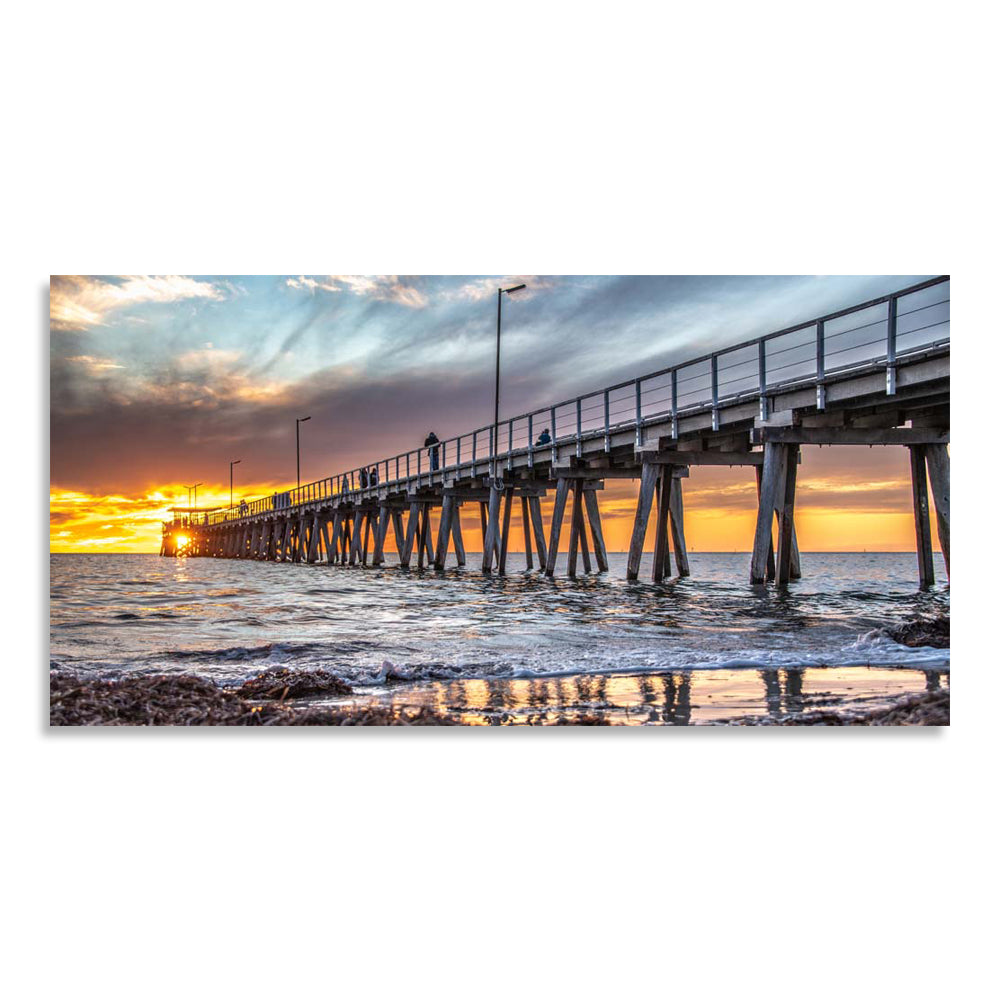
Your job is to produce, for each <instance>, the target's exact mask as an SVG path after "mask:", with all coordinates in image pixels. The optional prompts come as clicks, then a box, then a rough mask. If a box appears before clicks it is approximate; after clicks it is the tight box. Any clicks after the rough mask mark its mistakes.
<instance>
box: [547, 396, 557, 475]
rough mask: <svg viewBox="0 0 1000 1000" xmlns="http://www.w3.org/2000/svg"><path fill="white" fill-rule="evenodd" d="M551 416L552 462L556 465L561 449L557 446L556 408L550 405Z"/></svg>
mask: <svg viewBox="0 0 1000 1000" xmlns="http://www.w3.org/2000/svg"><path fill="white" fill-rule="evenodd" d="M549 417H550V419H551V420H552V464H553V465H555V464H556V462H557V461H558V459H559V449H558V448H557V447H556V408H555V407H554V406H551V407H549Z"/></svg>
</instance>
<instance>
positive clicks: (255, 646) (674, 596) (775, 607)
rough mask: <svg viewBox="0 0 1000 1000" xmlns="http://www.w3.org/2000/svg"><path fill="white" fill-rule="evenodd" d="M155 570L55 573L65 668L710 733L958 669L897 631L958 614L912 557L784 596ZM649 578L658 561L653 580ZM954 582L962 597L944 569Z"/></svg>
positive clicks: (594, 582) (736, 567)
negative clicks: (178, 675) (742, 718)
mask: <svg viewBox="0 0 1000 1000" xmlns="http://www.w3.org/2000/svg"><path fill="white" fill-rule="evenodd" d="M393 558H394V557H393V556H392V555H388V559H389V560H390V565H387V566H385V567H382V568H379V569H374V568H370V567H369V568H361V567H353V568H352V567H342V566H327V565H325V564H317V565H312V566H310V565H305V564H290V563H268V562H241V561H239V560H229V559H206V558H199V559H169V558H162V557H160V556H155V555H110V554H108V555H105V554H53V555H52V556H51V650H50V661H51V665H52V667H53V668H62V669H69V670H73V671H80V672H85V673H90V674H98V675H102V676H105V675H115V674H118V673H122V672H137V671H138V672H146V673H160V672H184V673H196V674H200V675H204V676H206V677H210V678H211V679H213V680H214V681H216V682H218V683H221V684H223V685H227V684H235V683H238V682H241V681H242V680H244V679H246V678H247V677H250V676H252V675H254V674H256V673H258V672H259V671H261V670H264V669H266V668H269V667H279V666H284V667H291V668H300V669H315V668H322V669H325V670H328V671H330V672H332V673H334V674H336V675H338V676H339V677H341V678H342V679H344V680H346V681H347V682H348V683H349V684H351V685H352V687H353V688H354V689H355V692H356V697H359V698H369V699H374V700H383V701H385V700H389V701H392V702H394V703H396V704H413V705H419V704H428V705H432V706H434V707H436V708H444V709H446V710H448V711H453V712H456V713H458V714H459V715H460V716H461V717H462V718H463V719H464V720H465V721H470V722H475V721H483V720H484V719H485V720H487V721H496V720H497V719H500V720H501V721H552V720H553V718H554V717H558V716H559V715H560V714H562V715H563V716H565V717H567V718H569V719H572V717H573V714H574V713H575V714H577V715H581V714H587V713H588V712H594V711H597V712H601V713H611V714H612V715H614V716H616V717H619V716H620V717H621V719H622V720H624V721H668V722H678V723H687V722H707V721H714V720H717V719H722V718H727V717H730V716H736V715H753V714H761V713H767V714H770V715H775V714H777V715H781V714H784V713H787V712H793V711H801V710H802V709H803V708H816V707H822V706H829V705H835V706H841V705H851V704H858V705H865V706H872V705H881V704H885V703H887V702H888V700H889V699H891V698H892V697H893V696H895V695H897V694H900V693H904V692H910V691H922V690H925V689H928V688H934V687H937V686H941V685H947V684H948V683H949V651H948V650H940V649H931V648H921V649H911V648H908V647H906V646H901V645H899V644H897V643H895V642H893V641H891V640H890V639H888V638H887V637H886V636H884V635H883V634H880V630H881V629H883V628H884V627H886V626H888V625H891V624H897V623H899V622H902V621H905V620H909V619H911V618H914V617H917V616H924V615H935V616H936V615H939V614H941V613H947V612H948V608H949V591H948V587H947V585H941V584H939V585H938V586H936V587H935V588H932V589H931V590H930V591H926V592H921V591H919V590H918V589H917V586H916V564H915V562H916V559H915V556H914V555H913V554H912V553H803V554H802V569H803V577H802V579H801V580H798V581H794V582H793V583H792V584H791V585H790V586H789V587H788V589H787V590H786V591H779V590H776V589H775V588H774V587H768V588H766V589H765V590H754V589H752V588H751V587H750V586H749V585H748V584H747V572H748V561H749V556H748V555H747V554H746V553H691V555H690V561H691V576H690V577H687V578H683V579H680V578H676V579H670V580H668V581H665V582H664V583H662V584H652V583H648V582H642V581H639V582H628V581H626V580H625V558H626V557H625V556H624V555H623V554H615V553H612V554H610V555H609V561H610V571H609V572H608V573H607V574H604V575H601V576H589V577H585V576H581V577H578V578H577V579H576V580H569V579H567V578H566V577H565V576H562V575H560V572H561V568H557V571H556V576H555V578H554V579H551V580H550V579H547V578H545V577H544V576H542V575H541V574H540V573H539V572H538V571H537V569H536V570H535V571H534V572H530V573H528V572H525V571H524V570H523V565H524V557H523V555H519V554H512V555H511V556H510V558H509V563H508V566H509V572H508V575H507V576H506V577H497V576H492V577H484V576H482V574H481V573H479V572H478V571H477V570H476V568H475V567H476V566H477V565H478V560H477V558H476V555H475V554H474V553H469V559H468V565H467V566H466V567H465V568H463V569H459V568H458V567H452V568H448V569H446V570H445V571H444V572H442V573H436V572H434V571H433V570H424V571H416V570H410V571H404V570H400V569H399V568H398V567H396V566H393V565H391V560H392V559H393ZM644 562H645V565H644V569H645V570H647V572H648V565H649V559H648V558H647V559H646V560H644ZM935 562H936V572H937V576H938V579H939V580H946V579H947V577H946V575H945V572H944V565H943V562H942V561H941V558H940V556H936V557H935Z"/></svg>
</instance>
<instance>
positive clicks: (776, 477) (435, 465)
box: [160, 275, 951, 587]
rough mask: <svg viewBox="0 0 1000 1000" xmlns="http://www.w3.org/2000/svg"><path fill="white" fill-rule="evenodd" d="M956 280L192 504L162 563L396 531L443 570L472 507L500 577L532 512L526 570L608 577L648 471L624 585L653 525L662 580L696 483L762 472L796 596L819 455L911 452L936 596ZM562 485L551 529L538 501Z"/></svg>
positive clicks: (302, 556) (757, 556)
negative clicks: (721, 471)
mask: <svg viewBox="0 0 1000 1000" xmlns="http://www.w3.org/2000/svg"><path fill="white" fill-rule="evenodd" d="M950 287H951V285H950V277H949V276H948V275H942V276H939V277H936V278H933V279H931V280H929V281H924V282H921V283H919V284H916V285H911V286H909V287H907V288H903V289H900V290H899V291H896V292H893V293H892V294H890V295H885V296H882V297H880V298H877V299H872V300H869V301H867V302H861V303H857V304H854V305H851V306H849V307H847V308H844V309H841V310H839V311H837V312H833V313H829V314H827V315H825V316H820V317H817V318H816V319H813V320H810V321H808V322H804V323H799V324H796V325H795V326H792V327H787V328H785V329H782V330H778V331H776V332H774V333H770V334H767V335H766V336H763V337H758V338H756V339H754V340H749V341H745V342H742V343H739V344H736V345H734V346H731V347H726V348H723V349H721V350H718V351H714V352H712V353H710V354H703V355H701V356H699V357H696V358H693V359H691V360H688V361H685V362H683V363H682V364H678V365H673V366H671V367H668V368H663V369H661V370H659V371H654V372H651V373H648V374H643V375H638V376H636V377H635V378H633V379H630V380H629V381H626V382H619V383H618V384H616V385H612V386H607V387H604V388H600V389H597V390H595V391H593V392H588V393H585V394H584V395H580V396H576V397H574V398H572V399H568V400H563V401H562V402H559V403H553V404H549V405H547V406H544V407H541V408H539V409H536V410H533V411H531V412H530V413H524V414H521V415H518V416H513V417H504V418H503V419H502V420H501V421H500V422H499V423H498V425H496V427H495V428H494V427H493V426H488V427H481V428H478V429H477V430H473V431H470V432H468V433H465V434H461V435H458V436H456V437H451V438H448V439H446V440H442V441H440V442H438V443H437V444H435V445H432V446H431V447H430V448H427V447H425V448H420V449H413V450H410V451H406V452H403V453H401V454H398V455H393V456H392V457H390V458H382V459H379V460H377V461H375V460H373V461H372V462H370V463H368V464H367V465H366V466H364V467H363V468H356V469H349V470H346V471H343V472H340V473H337V474H336V475H331V476H329V477H327V478H325V479H320V480H317V481H316V482H312V483H308V484H306V485H303V486H300V487H297V488H295V489H290V490H287V491H285V492H281V493H275V494H272V495H271V496H268V497H261V498H258V499H255V500H252V501H241V502H240V503H239V504H234V505H233V506H231V507H228V508H222V509H212V510H198V511H195V510H193V509H189V508H175V509H174V510H173V511H172V514H173V518H172V520H170V521H167V522H164V525H163V540H162V545H161V549H160V554H161V555H163V556H171V557H174V556H201V557H212V558H229V559H255V560H274V561H278V562H306V563H316V562H325V563H328V564H330V565H339V566H368V565H372V566H380V565H382V564H384V563H385V546H386V542H387V540H388V539H389V533H390V532H392V539H393V541H394V543H395V547H396V551H397V553H398V559H399V566H400V568H401V569H403V570H407V569H411V568H413V567H415V568H417V569H424V568H428V569H430V568H433V569H435V570H443V569H444V567H445V563H446V560H447V558H448V554H449V552H453V553H454V556H455V558H456V560H457V562H458V564H459V565H460V566H464V565H466V547H465V540H464V538H463V534H462V526H461V520H460V511H461V509H462V506H463V505H466V504H468V505H476V506H478V511H479V521H480V528H481V532H482V536H481V537H482V544H481V549H482V558H481V565H480V566H479V568H480V569H481V571H482V572H483V573H487V574H488V573H498V574H503V573H505V572H507V569H508V562H509V559H508V556H509V549H510V545H511V512H512V509H513V508H514V506H515V505H519V506H520V512H521V521H522V524H523V535H524V539H523V540H524V559H525V562H526V569H528V570H536V569H537V571H538V572H540V573H544V574H545V575H547V576H550V577H551V576H552V575H553V574H554V573H555V571H556V559H557V553H558V551H559V544H560V541H561V540H562V538H563V534H564V532H566V531H568V555H567V560H566V568H565V571H566V573H567V574H568V575H569V576H571V577H572V576H576V575H577V574H578V573H579V572H580V571H581V570H582V572H583V573H591V572H598V573H600V572H605V571H606V570H607V568H608V558H607V549H606V546H605V542H604V535H603V531H602V527H601V512H600V504H599V502H598V494H599V492H600V491H601V490H603V489H604V488H605V486H606V484H607V483H608V481H609V480H614V479H633V480H638V481H639V493H638V499H637V502H636V508H635V515H634V521H633V530H632V536H631V543H630V546H629V552H628V569H627V575H628V578H629V579H631V580H635V579H638V578H639V577H640V573H641V570H642V561H643V550H644V547H645V544H646V539H647V535H648V533H649V531H652V532H653V553H652V560H651V565H650V566H649V567H648V569H649V575H650V577H651V579H652V580H653V581H661V580H663V579H664V578H665V577H667V576H669V575H672V567H676V572H677V574H678V575H681V576H685V575H688V574H689V573H690V567H689V561H688V555H687V545H686V541H685V534H684V502H683V484H684V481H685V480H686V479H688V478H689V477H690V476H691V475H697V470H698V469H699V468H700V467H703V466H720V465H724V466H733V467H736V466H738V467H745V468H746V469H747V474H748V475H753V476H754V477H755V481H756V486H757V496H758V512H757V520H756V528H755V531H754V536H753V539H752V550H751V555H750V566H749V574H748V575H749V582H750V584H752V585H754V586H762V585H765V584H767V583H768V582H773V583H775V584H776V585H779V586H782V585H785V584H787V583H788V582H789V580H792V579H795V578H797V577H799V576H800V575H801V572H802V567H801V560H800V558H799V551H798V544H797V540H796V535H795V484H796V478H797V474H798V467H799V464H800V462H801V449H802V446H803V445H827V446H831V447H832V446H839V447H854V448H857V447H903V448H907V449H908V451H909V458H910V473H911V481H912V492H913V517H914V530H915V538H916V548H917V575H918V579H919V584H920V586H921V587H929V586H931V585H932V584H933V583H934V564H933V554H932V549H931V528H930V493H933V497H934V506H935V511H936V517H937V529H938V538H939V541H940V545H941V551H942V555H943V557H944V563H945V567H946V572H947V573H948V574H949V576H950V571H951V570H950V552H949V548H950V541H949V540H950V530H949V526H950V503H949V490H950V459H949V454H948V445H949V443H950V395H949V393H950ZM372 469H374V470H375V471H376V475H375V476H374V477H373V476H372V475H371V470H372ZM928 481H929V486H928ZM550 491H551V492H552V493H553V503H552V508H551V514H550V516H549V518H548V523H546V522H545V519H544V518H543V509H542V505H541V500H542V499H543V498H546V497H547V496H548V495H549V493H550ZM929 491H930V492H929ZM546 506H548V505H546ZM567 517H568V520H569V524H568V528H567V526H566V523H565V522H566V520H567ZM748 541H750V539H748ZM536 560H537V562H536ZM671 560H672V561H671Z"/></svg>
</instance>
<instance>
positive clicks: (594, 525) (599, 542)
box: [583, 489, 608, 573]
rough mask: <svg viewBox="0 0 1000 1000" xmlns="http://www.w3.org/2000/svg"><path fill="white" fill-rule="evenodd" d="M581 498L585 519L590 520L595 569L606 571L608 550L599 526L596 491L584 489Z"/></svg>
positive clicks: (599, 517) (598, 506)
mask: <svg viewBox="0 0 1000 1000" xmlns="http://www.w3.org/2000/svg"><path fill="white" fill-rule="evenodd" d="M583 499H584V502H585V504H586V507H587V520H588V521H589V522H590V537H591V538H593V540H594V558H595V559H596V560H597V571H598V572H599V573H607V571H608V550H607V547H606V546H605V544H604V531H603V529H602V528H601V508H600V505H599V504H598V502H597V491H596V490H588V489H584V491H583Z"/></svg>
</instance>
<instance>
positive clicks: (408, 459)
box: [406, 452, 410, 479]
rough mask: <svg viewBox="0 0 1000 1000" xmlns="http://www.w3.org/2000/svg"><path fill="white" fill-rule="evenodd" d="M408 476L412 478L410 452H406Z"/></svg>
mask: <svg viewBox="0 0 1000 1000" xmlns="http://www.w3.org/2000/svg"><path fill="white" fill-rule="evenodd" d="M406 478H407V479H409V478H410V453H409V452H407V453H406Z"/></svg>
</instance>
